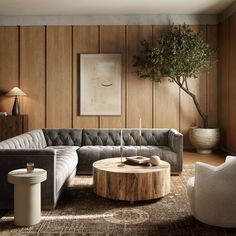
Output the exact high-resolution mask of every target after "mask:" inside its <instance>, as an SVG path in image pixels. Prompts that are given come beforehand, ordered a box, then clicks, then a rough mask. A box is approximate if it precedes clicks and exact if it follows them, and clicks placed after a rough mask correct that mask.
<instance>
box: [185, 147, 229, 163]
mask: <svg viewBox="0 0 236 236" xmlns="http://www.w3.org/2000/svg"><path fill="white" fill-rule="evenodd" d="M226 156H227V154H226V153H224V152H222V151H214V152H213V153H212V154H209V155H202V154H198V153H196V152H195V151H184V164H195V163H196V162H197V161H201V162H205V163H208V164H211V165H215V166H217V165H220V164H222V163H223V162H224V161H225V157H226Z"/></svg>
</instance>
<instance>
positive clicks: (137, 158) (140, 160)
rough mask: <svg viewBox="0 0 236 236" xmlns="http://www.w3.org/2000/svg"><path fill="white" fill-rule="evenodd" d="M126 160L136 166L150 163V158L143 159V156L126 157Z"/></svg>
mask: <svg viewBox="0 0 236 236" xmlns="http://www.w3.org/2000/svg"><path fill="white" fill-rule="evenodd" d="M126 160H127V161H128V162H132V163H135V164H139V165H140V164H145V163H148V162H149V160H150V158H148V157H143V156H133V157H126Z"/></svg>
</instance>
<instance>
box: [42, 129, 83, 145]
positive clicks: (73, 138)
mask: <svg viewBox="0 0 236 236" xmlns="http://www.w3.org/2000/svg"><path fill="white" fill-rule="evenodd" d="M43 133H44V136H45V139H46V142H47V146H79V147H80V146H81V143H82V129H43Z"/></svg>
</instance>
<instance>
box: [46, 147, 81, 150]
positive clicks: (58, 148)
mask: <svg viewBox="0 0 236 236" xmlns="http://www.w3.org/2000/svg"><path fill="white" fill-rule="evenodd" d="M45 149H53V150H64V149H68V150H74V151H76V150H77V149H79V146H47V147H46V148H45Z"/></svg>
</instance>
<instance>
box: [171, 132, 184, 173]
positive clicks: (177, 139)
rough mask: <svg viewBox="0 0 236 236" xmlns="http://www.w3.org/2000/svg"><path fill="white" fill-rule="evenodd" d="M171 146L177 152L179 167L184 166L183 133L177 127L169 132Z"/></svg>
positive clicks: (180, 168)
mask: <svg viewBox="0 0 236 236" xmlns="http://www.w3.org/2000/svg"><path fill="white" fill-rule="evenodd" d="M168 141H169V146H170V148H171V149H172V150H173V151H174V152H175V153H176V154H177V162H178V163H177V164H178V169H179V170H180V171H182V168H183V135H182V134H181V133H180V132H178V131H177V130H175V129H170V130H169V133H168Z"/></svg>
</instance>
